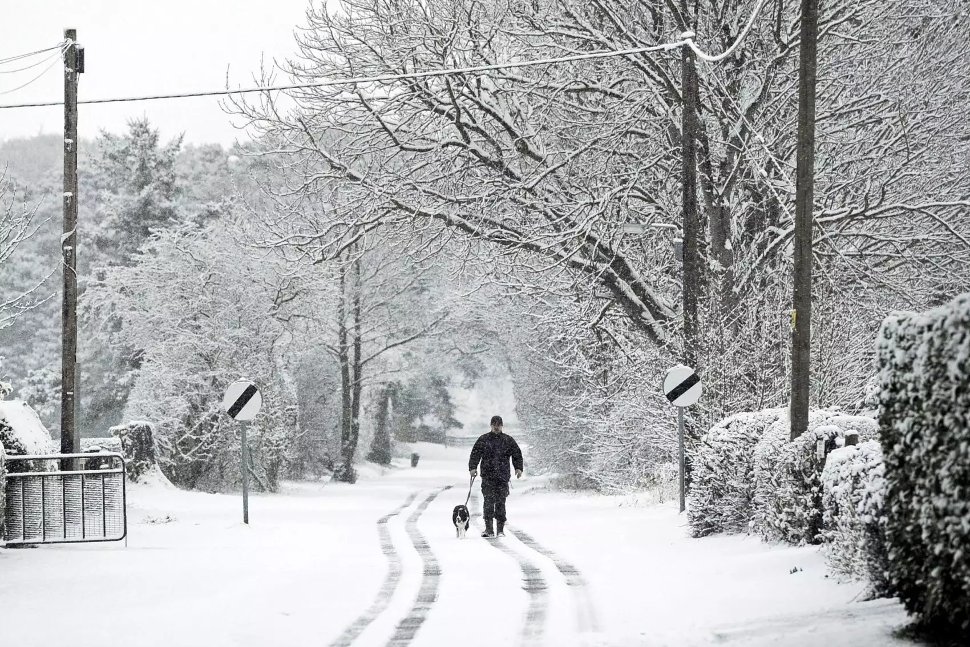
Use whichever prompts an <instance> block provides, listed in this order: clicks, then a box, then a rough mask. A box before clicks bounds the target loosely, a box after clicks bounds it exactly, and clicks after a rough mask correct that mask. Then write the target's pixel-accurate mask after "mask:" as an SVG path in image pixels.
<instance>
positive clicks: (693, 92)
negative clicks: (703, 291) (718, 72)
mask: <svg viewBox="0 0 970 647" xmlns="http://www.w3.org/2000/svg"><path fill="white" fill-rule="evenodd" d="M681 12H682V14H683V24H684V29H685V31H686V30H688V29H689V26H688V22H687V15H688V14H687V0H681ZM680 61H681V94H682V96H683V102H684V109H683V113H682V116H681V155H682V158H683V159H682V174H683V182H682V185H683V196H682V204H683V207H682V208H683V219H684V222H683V235H684V242H683V254H684V264H683V272H684V274H683V278H684V287H683V290H682V293H683V298H684V352H683V363H684V364H686V365H687V366H690V367H691V368H693V369H697V359H698V351H699V348H698V346H699V344H698V318H697V290H698V289H699V288H700V284H701V281H700V278H701V275H700V273H701V259H700V251H699V249H698V242H699V238H700V218H699V217H698V213H697V210H698V206H697V131H698V124H697V103H698V96H697V95H698V91H697V67H696V62H695V60H694V52H693V50H692V49H691V48H689V47H681V48H680Z"/></svg>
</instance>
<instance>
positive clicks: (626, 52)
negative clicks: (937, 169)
mask: <svg viewBox="0 0 970 647" xmlns="http://www.w3.org/2000/svg"><path fill="white" fill-rule="evenodd" d="M765 1H766V0H759V2H758V4H757V5H756V6H755V8H754V10H753V11H752V13H751V16H750V18H749V19H748V22H747V24H746V25H745V28H744V29H743V30H742V32H741V33H740V34H739V35H738V37H737V38H736V39H735V41H734V43H733V44H732V45H731V46H730V47H729V48H728V49H726V50H725V51H724V52H722V53H721V54H717V55H712V54H708V53H706V52H704V51H703V50H701V49H700V48H699V47H698V46H697V44H696V43H695V42H694V34H693V32H688V33H685V34H683V35H682V36H681V38H680V39H679V40H676V41H673V42H670V43H664V44H662V45H650V46H645V47H633V48H629V49H621V50H607V51H599V52H586V53H583V54H573V55H570V56H558V57H553V58H543V59H532V60H525V61H515V62H510V63H494V64H491V65H473V66H467V67H459V68H445V69H440V70H427V71H424V72H404V73H400V74H381V75H376V76H361V77H351V78H348V79H329V80H326V81H316V82H313V83H290V84H286V85H269V86H256V87H251V88H239V89H236V90H228V89H227V90H203V91H199V92H175V93H171V94H148V95H142V96H130V97H114V98H107V99H86V100H83V101H78V104H98V103H128V102H133V101H156V100H159V99H188V98H193V97H215V96H228V95H233V94H249V93H253V92H277V91H283V90H302V89H309V88H322V87H328V86H334V85H354V84H358V83H380V82H385V81H403V80H407V79H423V78H433V77H440V76H451V75H455V74H469V73H475V72H493V71H497V70H508V69H516V68H522V67H531V66H535V65H553V64H556V63H569V62H573V61H586V60H593V59H601V58H614V57H617V56H630V55H633V54H645V53H649V52H659V51H666V50H672V49H677V48H679V47H684V46H687V47H690V48H691V49H692V50H693V51H694V53H695V54H696V55H697V56H698V57H699V58H701V59H702V60H704V61H708V62H718V61H721V60H723V59H725V58H727V57H728V56H730V55H731V54H732V53H734V50H736V49H737V48H738V47H739V46H740V44H741V41H742V40H744V38H745V37H746V36H747V35H748V33H749V32H750V31H751V28H752V26H753V25H754V21H755V18H757V16H758V13H759V12H760V11H761V8H762V6H764V4H765ZM60 46H63V44H61V45H59V47H60ZM50 49H56V47H55V48H50ZM50 49H48V50H42V51H50ZM35 53H37V52H35ZM0 62H3V61H0ZM60 105H63V102H62V101H42V102H35V103H18V104H7V105H0V110H5V109H11V108H43V107H49V106H60Z"/></svg>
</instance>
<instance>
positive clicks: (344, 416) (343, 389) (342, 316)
mask: <svg viewBox="0 0 970 647" xmlns="http://www.w3.org/2000/svg"><path fill="white" fill-rule="evenodd" d="M337 359H338V361H339V363H340V464H339V465H338V466H337V468H336V471H335V472H334V479H336V480H338V481H343V482H345V483H353V482H354V481H355V480H356V478H355V476H356V475H355V474H354V450H355V449H356V445H357V443H356V442H351V437H352V435H353V425H352V422H351V421H352V418H353V407H352V402H351V400H352V395H351V393H352V390H353V388H352V385H351V379H350V347H349V344H348V331H347V269H346V266H345V265H343V264H341V266H340V299H339V301H338V306H337Z"/></svg>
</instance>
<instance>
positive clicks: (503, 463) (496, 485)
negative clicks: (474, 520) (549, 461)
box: [468, 416, 522, 537]
mask: <svg viewBox="0 0 970 647" xmlns="http://www.w3.org/2000/svg"><path fill="white" fill-rule="evenodd" d="M491 427H492V429H491V431H489V432H488V433H487V434H482V435H481V436H480V437H479V438H478V440H476V441H475V446H474V447H472V453H471V456H469V458H468V473H469V474H471V477H472V478H475V477H476V476H477V475H478V464H479V462H481V464H482V497H483V498H484V499H485V503H484V505H483V510H482V516H483V517H485V532H483V533H482V537H494V536H495V534H496V529H495V528H493V526H492V519H494V520H495V521H497V522H498V528H497V530H498V536H499V537H504V536H505V499H506V497H508V496H509V481H510V480H511V478H512V474H511V473H510V471H509V459H512V467H513V468H515V478H520V477H521V476H522V451H521V450H520V449H519V445H518V443H516V442H515V439H514V438H512V436H509V435H508V434H506V433H503V432H502V416H492V420H491Z"/></svg>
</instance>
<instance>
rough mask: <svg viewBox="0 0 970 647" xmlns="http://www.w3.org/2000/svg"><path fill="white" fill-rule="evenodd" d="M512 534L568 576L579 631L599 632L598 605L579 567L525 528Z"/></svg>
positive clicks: (567, 580) (567, 582) (567, 581)
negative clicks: (542, 542)
mask: <svg viewBox="0 0 970 647" xmlns="http://www.w3.org/2000/svg"><path fill="white" fill-rule="evenodd" d="M510 534H511V535H512V536H513V537H515V538H516V539H518V540H519V541H521V542H522V543H523V544H525V545H526V546H528V547H529V548H531V549H532V550H534V551H535V552H537V553H539V554H540V555H544V556H545V557H548V558H549V559H550V560H551V561H552V563H553V564H554V565H555V566H556V569H557V570H558V571H559V572H560V573H562V575H563V577H565V578H566V584H567V585H568V586H569V589H570V590H571V591H572V592H573V596H574V599H575V601H576V618H577V619H578V623H579V631H580V632H587V631H593V632H598V631H599V630H600V628H599V619H598V617H597V613H596V606H595V605H594V604H593V599H592V597H591V596H590V593H589V587H588V586H587V585H586V578H584V577H583V575H582V573H580V571H579V569H578V568H576V567H575V566H574V565H573V564H572V563H570V562H567V561H566V560H565V559H563V558H562V557H560V556H559V555H557V554H556V553H555V552H553V551H552V550H550V549H548V548H546V547H545V546H543V545H542V544H540V543H539V542H537V541H536V540H535V539H534V538H533V537H532V535H530V534H529V533H527V532H525V531H524V530H519V529H516V530H515V532H510Z"/></svg>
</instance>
